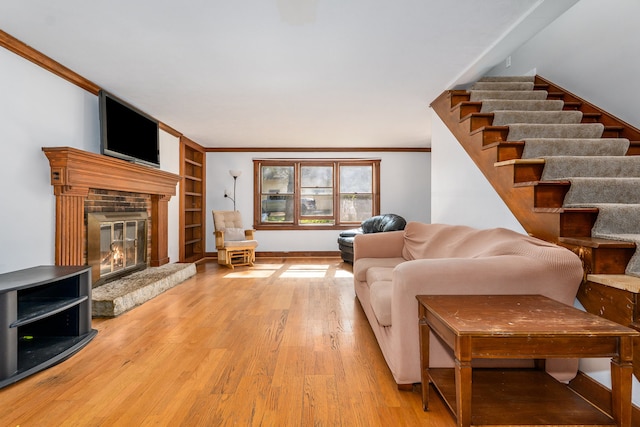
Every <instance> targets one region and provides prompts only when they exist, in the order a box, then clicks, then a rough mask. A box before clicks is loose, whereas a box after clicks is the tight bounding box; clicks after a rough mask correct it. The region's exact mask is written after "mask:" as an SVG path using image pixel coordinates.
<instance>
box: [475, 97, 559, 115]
mask: <svg viewBox="0 0 640 427" xmlns="http://www.w3.org/2000/svg"><path fill="white" fill-rule="evenodd" d="M562 107H564V101H561V100H559V99H540V100H535V99H534V100H527V99H521V100H519V101H513V100H510V99H485V100H484V101H482V107H480V112H481V113H492V112H494V111H505V110H506V111H509V110H515V111H561V110H562Z"/></svg>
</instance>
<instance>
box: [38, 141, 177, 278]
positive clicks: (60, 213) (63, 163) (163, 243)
mask: <svg viewBox="0 0 640 427" xmlns="http://www.w3.org/2000/svg"><path fill="white" fill-rule="evenodd" d="M42 150H43V151H44V153H45V154H46V156H47V158H48V159H49V164H50V166H51V185H52V186H53V193H54V194H55V196H56V236H55V262H56V265H84V264H85V263H88V254H87V252H88V243H87V242H88V239H87V234H86V233H87V227H86V225H87V223H86V222H88V216H87V214H89V213H105V212H112V211H120V210H122V209H121V207H114V208H113V209H105V207H104V203H102V202H103V201H101V202H99V203H98V202H96V203H97V204H98V205H99V210H100V211H99V212H96V206H95V204H94V200H93V194H96V193H97V192H104V191H106V192H124V193H126V194H127V195H131V196H132V197H134V198H136V199H137V198H139V197H144V198H145V202H144V207H143V206H142V205H140V206H139V207H138V202H139V201H138V200H132V203H131V205H130V206H136V207H135V208H134V209H130V208H125V212H131V211H146V212H147V218H148V219H147V221H146V224H147V225H146V227H147V228H148V229H147V239H146V245H147V248H146V250H145V253H146V258H145V264H148V265H150V266H151V267H158V266H161V265H164V264H167V263H169V261H170V260H169V255H168V238H167V237H168V233H167V229H168V227H167V225H168V205H169V199H170V198H171V196H173V195H175V194H176V185H177V183H178V182H179V181H180V179H181V178H180V176H179V175H175V174H172V173H169V172H166V171H162V170H159V169H155V168H150V167H145V166H142V165H137V164H132V163H129V162H125V161H123V160H120V159H114V158H111V157H108V156H102V155H100V154H95V153H89V152H86V151H82V150H78V149H75V148H71V147H44V148H43V149H42ZM107 196H109V195H107ZM109 197H110V196H109ZM120 197H125V198H126V197H127V196H126V195H124V194H113V198H114V199H118V198H120ZM140 203H142V202H140ZM92 205H93V206H92ZM141 240H144V239H138V244H140V242H141ZM97 257H98V258H99V255H98V256H97ZM135 264H136V265H137V264H140V267H142V262H141V261H140V258H138V259H137V261H136V263H135ZM98 274H99V271H98ZM94 287H95V284H94Z"/></svg>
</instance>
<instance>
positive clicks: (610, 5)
mask: <svg viewBox="0 0 640 427" xmlns="http://www.w3.org/2000/svg"><path fill="white" fill-rule="evenodd" d="M638 16H640V2H639V1H637V0H609V1H607V2H606V4H605V3H604V2H602V1H599V0H581V1H579V2H578V3H577V4H576V5H575V6H573V7H572V8H571V9H569V10H568V11H567V12H566V13H565V14H564V15H562V16H560V17H559V18H558V19H557V20H556V21H555V22H553V23H552V24H551V25H549V26H548V27H547V28H546V29H545V30H544V31H542V32H541V33H539V34H538V35H536V36H535V37H533V38H532V39H531V40H529V42H527V43H526V44H524V45H523V46H522V47H520V48H519V49H517V50H516V51H515V52H513V53H511V55H510V56H511V67H509V68H507V67H506V66H505V65H506V62H505V61H503V62H501V63H500V64H498V65H497V66H496V67H494V68H493V69H492V70H491V71H490V72H489V73H488V74H491V75H522V74H526V73H527V72H529V71H531V70H536V72H537V74H538V75H540V76H542V77H544V78H546V79H548V80H550V81H552V82H553V83H555V84H557V85H559V86H561V87H563V88H564V89H566V90H568V91H570V92H572V93H574V94H575V95H577V96H579V97H581V98H582V99H584V100H586V101H589V102H591V103H592V104H595V105H597V106H598V107H601V108H603V109H604V110H605V111H607V112H609V113H611V114H613V115H615V116H617V117H619V118H620V119H622V120H624V121H626V122H627V123H629V124H631V125H633V126H635V127H640V101H639V100H640V98H639V97H638V95H639V94H640V79H639V78H638V76H640V55H638V52H640V43H638V40H639V38H638V36H637V31H638V28H637V27H638V25H637V22H636V19H635V18H636V17H638Z"/></svg>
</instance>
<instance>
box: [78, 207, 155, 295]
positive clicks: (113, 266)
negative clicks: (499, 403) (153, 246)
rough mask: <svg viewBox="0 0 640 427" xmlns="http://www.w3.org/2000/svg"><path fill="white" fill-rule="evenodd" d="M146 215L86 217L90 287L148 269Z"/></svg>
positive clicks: (94, 215) (138, 213)
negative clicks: (90, 272)
mask: <svg viewBox="0 0 640 427" xmlns="http://www.w3.org/2000/svg"><path fill="white" fill-rule="evenodd" d="M147 223H148V219H147V212H146V211H142V212H101V213H88V214H87V263H88V264H89V265H90V266H91V271H92V282H93V286H94V287H95V286H99V285H101V284H103V283H105V282H108V281H110V280H113V279H116V278H118V277H121V276H124V275H126V274H129V273H132V272H134V271H138V270H142V269H145V268H147V236H148V233H147V228H148V226H147Z"/></svg>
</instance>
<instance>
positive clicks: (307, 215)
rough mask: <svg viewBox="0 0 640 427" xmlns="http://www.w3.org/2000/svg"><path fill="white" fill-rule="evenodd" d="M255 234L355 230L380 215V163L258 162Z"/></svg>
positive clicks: (337, 161) (298, 160)
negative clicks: (265, 231) (287, 231)
mask: <svg viewBox="0 0 640 427" xmlns="http://www.w3.org/2000/svg"><path fill="white" fill-rule="evenodd" d="M253 167H254V174H253V175H254V221H253V223H254V227H255V228H256V229H263V230H265V229H335V228H345V227H354V226H357V225H359V224H360V223H361V222H362V221H363V220H365V219H367V218H370V217H372V216H374V215H379V213H380V159H256V160H254V163H253Z"/></svg>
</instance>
